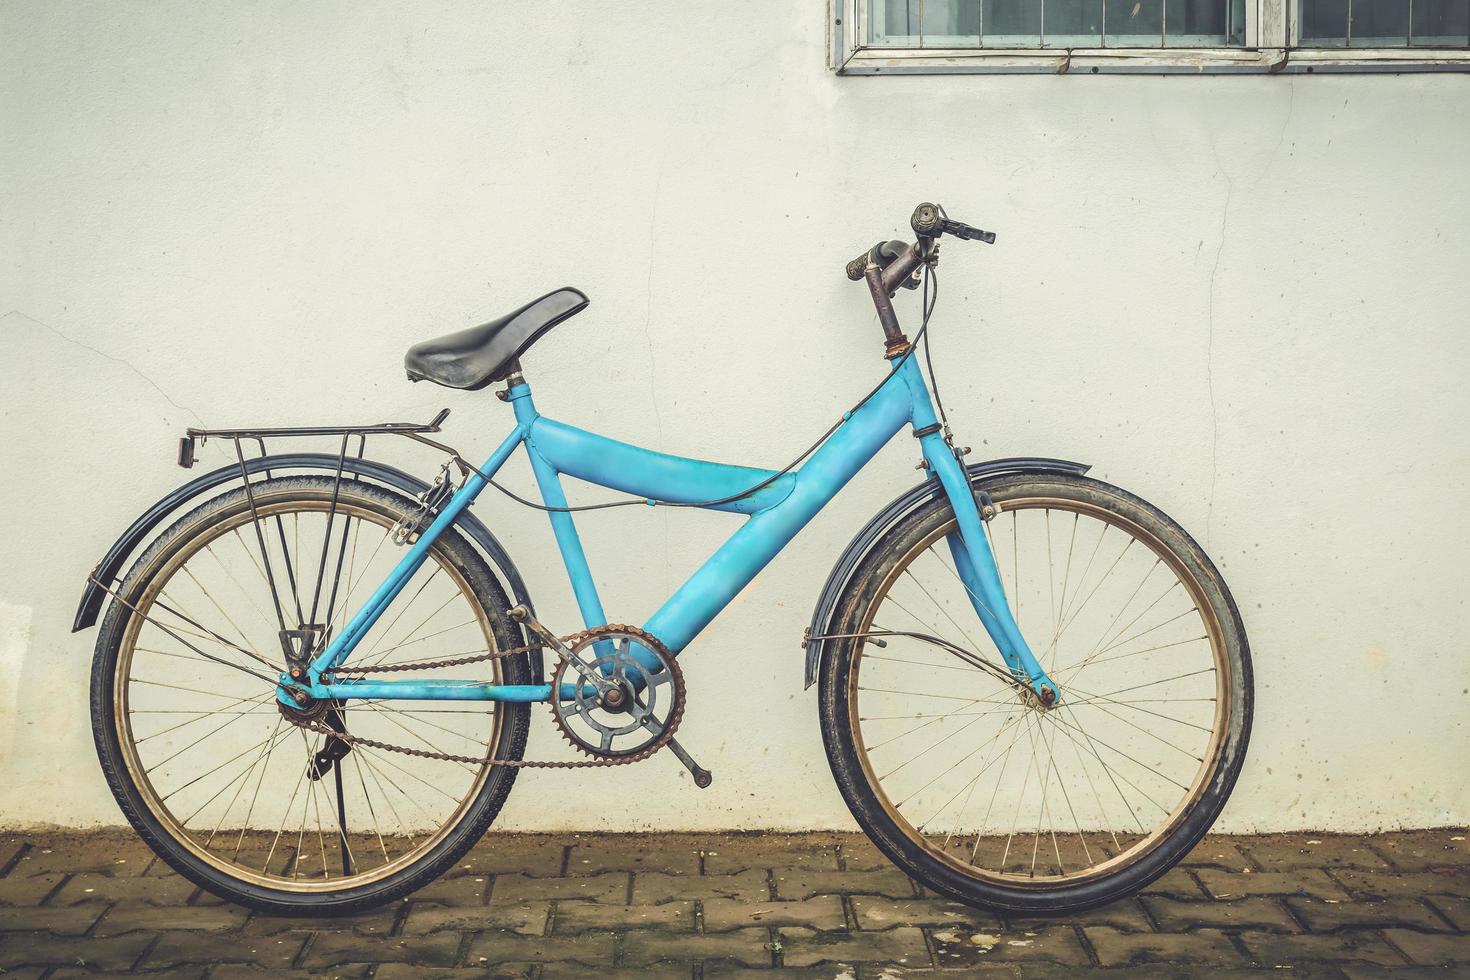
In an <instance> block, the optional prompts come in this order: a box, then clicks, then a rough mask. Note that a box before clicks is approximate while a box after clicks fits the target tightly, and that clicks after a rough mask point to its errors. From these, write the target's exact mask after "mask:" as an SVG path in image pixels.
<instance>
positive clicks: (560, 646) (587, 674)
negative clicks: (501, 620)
mask: <svg viewBox="0 0 1470 980" xmlns="http://www.w3.org/2000/svg"><path fill="white" fill-rule="evenodd" d="M510 618H511V619H514V620H515V621H516V622H518V623H521V624H523V625H524V626H525V627H526V628H527V629H528V630H530V631H531V632H532V633H535V634H536V636H537V637H539V638H540V640H541V642H543V643H545V644H546V645H547V646H549V647H551V649H553V650H555V651H556V653H557V656H559V657H561V658H562V659H563V660H565V661H566V662H567V663H569V664H571V665H572V669H573V670H575V671H576V672H577V673H579V674H581V675H582V679H583V680H584V681H586V682H587V683H588V684H591V685H592V686H593V687H595V688H597V693H598V694H605V693H607V692H608V691H610V690H612V688H613V686H614V685H613V684H612V682H610V681H609V680H608V679H607V678H606V677H603V676H602V675H601V674H600V673H598V672H597V671H595V670H593V669H592V668H591V667H589V666H587V665H586V664H584V663H582V661H580V660H578V659H577V658H576V657H574V656H572V651H571V650H570V649H568V648H567V645H566V644H565V643H563V642H562V641H561V637H559V636H557V635H556V634H555V633H553V632H551V630H549V629H547V628H546V627H545V626H543V625H542V624H541V622H540V620H538V619H537V618H536V617H535V616H532V615H531V610H529V609H527V608H526V607H525V606H523V605H522V606H516V607H515V608H513V609H511V611H510Z"/></svg>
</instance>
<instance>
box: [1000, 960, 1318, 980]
mask: <svg viewBox="0 0 1470 980" xmlns="http://www.w3.org/2000/svg"><path fill="white" fill-rule="evenodd" d="M1007 969H1011V970H1015V971H1016V972H1017V973H1018V974H1019V975H1020V977H1021V980H1073V978H1075V977H1077V976H1098V977H1103V978H1106V980H1200V976H1199V972H1198V971H1195V970H1188V969H1186V968H1184V967H1177V966H1170V965H1168V964H1166V963H1140V964H1138V965H1136V966H1115V967H1111V968H1110V969H1108V970H1105V971H1098V970H1087V971H1083V970H1080V969H1079V968H1078V967H1075V966H1069V965H1064V964H1060V963H1044V962H1041V961H1032V962H1026V963H1018V964H1014V965H1012V966H1010V967H1008V968H1007ZM1251 973H1252V978H1251V980H1260V978H1261V974H1260V972H1259V971H1255V970H1252V971H1251ZM1209 980H1229V971H1226V970H1221V969H1220V968H1218V967H1212V968H1211V969H1210V972H1209ZM1292 980H1300V978H1298V977H1295V976H1293V977H1292ZM1333 980H1340V978H1337V977H1334V978H1333Z"/></svg>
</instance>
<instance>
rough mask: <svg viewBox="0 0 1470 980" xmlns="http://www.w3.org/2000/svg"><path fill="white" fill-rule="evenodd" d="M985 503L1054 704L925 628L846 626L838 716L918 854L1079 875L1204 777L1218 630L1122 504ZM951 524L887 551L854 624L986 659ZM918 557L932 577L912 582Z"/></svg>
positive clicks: (1195, 589) (1115, 854) (1169, 814)
mask: <svg viewBox="0 0 1470 980" xmlns="http://www.w3.org/2000/svg"><path fill="white" fill-rule="evenodd" d="M1000 504H1001V507H1000V512H999V513H998V514H997V515H995V516H994V517H992V519H990V520H989V521H987V523H986V533H987V536H988V538H989V540H990V543H991V546H992V550H993V551H994V553H995V556H996V561H997V565H998V567H999V568H1000V570H1001V577H1002V580H1003V582H1004V584H1005V586H1006V594H1007V598H1008V600H1009V601H1010V602H1011V607H1012V612H1013V614H1014V615H1016V616H1017V619H1018V620H1019V621H1020V625H1021V627H1022V633H1023V634H1024V635H1025V636H1026V638H1027V640H1028V643H1030V645H1031V646H1032V649H1033V651H1034V652H1035V653H1036V654H1037V657H1038V660H1040V661H1041V663H1042V665H1043V667H1044V668H1045V669H1046V670H1047V671H1048V673H1049V674H1051V676H1052V678H1053V679H1054V680H1055V681H1056V682H1057V683H1058V684H1059V685H1060V687H1061V688H1062V691H1063V694H1062V703H1061V706H1060V707H1058V708H1055V709H1052V710H1050V711H1047V710H1046V709H1043V708H1041V707H1040V706H1038V705H1037V704H1036V703H1035V701H1034V699H1031V698H1029V697H1027V696H1026V695H1025V694H1024V693H1023V692H1020V691H1018V690H1016V689H1014V688H1009V687H1007V686H1006V685H1005V684H1004V683H1003V682H1001V681H998V680H996V679H995V678H993V677H992V676H990V675H989V674H986V673H985V672H983V671H980V670H977V669H975V668H974V667H972V666H969V665H966V664H964V663H962V662H961V661H959V660H958V659H956V658H954V657H953V656H952V655H950V654H948V653H946V652H945V651H944V650H943V649H942V648H939V647H937V646H935V645H933V644H929V643H925V642H922V641H917V640H906V639H902V638H889V639H887V640H885V642H886V643H888V644H889V645H888V646H887V647H885V648H877V647H876V646H875V645H874V644H873V643H872V641H870V640H856V641H853V642H854V644H855V649H854V651H853V665H852V669H851V670H850V671H849V674H848V689H847V693H846V696H847V708H848V712H847V715H848V725H849V730H850V732H851V735H852V739H853V744H854V746H855V747H856V750H857V755H858V758H859V760H860V762H861V765H862V768H863V772H864V776H865V778H866V779H867V781H868V785H869V786H870V787H871V788H872V789H873V791H874V793H875V795H876V796H877V797H878V799H879V801H880V803H881V805H882V806H883V808H884V810H885V811H886V813H887V814H888V816H889V818H890V819H891V820H892V822H893V824H894V825H895V826H896V827H898V828H899V830H900V832H902V833H903V834H904V836H906V837H907V838H908V839H909V840H910V841H912V842H913V843H915V844H918V845H919V846H920V847H922V848H923V849H924V850H925V851H926V852H928V853H929V854H930V855H931V856H932V857H934V858H936V859H937V860H939V861H941V862H942V863H943V864H945V865H947V866H948V867H950V868H951V869H953V870H954V871H957V872H958V873H960V874H961V875H964V876H966V877H969V878H972V879H978V880H981V881H985V882H988V883H991V884H995V885H999V886H1003V887H1010V888H1017V887H1019V888H1054V887H1058V886H1070V885H1075V884H1083V883H1085V882H1088V881H1091V880H1095V879H1097V878H1099V877H1103V876H1106V875H1109V874H1113V873H1116V872H1118V871H1120V870H1122V869H1124V868H1126V867H1130V866H1132V865H1134V864H1136V863H1137V862H1138V861H1140V860H1142V859H1143V858H1144V857H1146V856H1147V855H1148V854H1150V853H1152V852H1153V851H1154V850H1155V849H1156V848H1157V847H1158V846H1159V845H1160V844H1161V843H1162V842H1163V841H1164V840H1165V839H1166V838H1167V837H1168V836H1169V834H1170V832H1171V831H1172V830H1173V829H1174V828H1175V827H1177V826H1178V824H1179V823H1180V821H1182V820H1183V819H1184V817H1185V816H1186V815H1187V814H1188V813H1189V812H1190V811H1191V810H1192V809H1193V807H1194V805H1195V804H1196V803H1197V802H1198V801H1199V799H1200V798H1201V796H1202V795H1203V794H1204V792H1205V791H1206V789H1207V788H1208V786H1209V785H1210V782H1211V779H1212V777H1213V775H1214V773H1215V772H1216V771H1217V769H1218V767H1219V765H1220V756H1221V748H1222V746H1223V744H1224V736H1225V733H1226V732H1228V730H1229V725H1230V720H1231V718H1230V715H1231V711H1232V697H1231V695H1232V684H1233V677H1232V672H1231V670H1230V668H1229V659H1228V650H1227V648H1226V644H1225V642H1224V630H1223V627H1222V624H1221V623H1220V621H1219V618H1218V616H1217V614H1216V612H1215V610H1214V608H1213V606H1212V605H1211V603H1210V602H1209V600H1208V598H1207V595H1206V593H1205V590H1204V588H1203V586H1202V585H1201V583H1200V582H1199V581H1198V579H1197V578H1196V576H1195V575H1194V574H1193V573H1191V572H1190V571H1189V569H1188V568H1187V567H1186V566H1185V565H1184V563H1183V562H1182V561H1181V560H1180V559H1179V558H1178V557H1177V556H1175V555H1174V554H1173V553H1172V552H1171V551H1170V549H1168V548H1167V547H1165V546H1164V544H1163V543H1162V542H1161V541H1160V540H1159V539H1158V537H1157V536H1156V535H1155V534H1153V533H1152V532H1150V531H1149V530H1148V529H1146V528H1145V527H1143V526H1141V525H1140V524H1139V523H1137V522H1136V521H1134V520H1132V519H1130V518H1128V517H1126V516H1124V515H1122V514H1119V513H1117V512H1116V511H1113V510H1110V509H1105V508H1103V507H1100V506H1098V505H1096V504H1093V503H1089V502H1085V501H1080V500H1073V499H1070V498H1067V497H1062V496H1050V495H1033V496H1026V497H1019V496H1018V497H1015V498H1012V499H1008V500H1006V499H1002V500H1001V501H1000ZM954 528H955V524H954V522H953V521H949V522H948V523H945V524H942V525H940V526H938V527H936V528H935V529H934V530H932V531H931V532H929V533H928V534H926V535H924V537H923V538H922V539H921V540H920V541H919V542H918V543H917V544H915V545H914V546H913V547H911V548H909V549H908V550H907V551H906V552H905V553H904V554H903V555H902V556H901V557H900V559H899V561H898V562H897V563H896V564H895V566H894V567H893V568H892V569H891V570H890V571H889V573H888V574H887V575H886V576H885V577H884V579H883V580H882V582H881V583H880V585H879V587H878V589H877V590H876V592H875V593H874V599H873V601H872V602H870V603H869V604H868V605H867V607H866V609H865V610H864V612H863V614H862V616H861V617H860V621H859V623H858V625H857V628H856V630H855V632H858V633H867V632H869V631H872V630H897V629H902V628H907V629H911V630H914V631H916V632H917V631H919V629H923V631H925V632H930V633H933V634H936V635H939V636H941V637H943V638H946V639H949V640H952V641H953V640H959V641H960V642H962V643H963V644H964V645H965V646H966V647H967V648H969V649H972V650H974V651H975V652H976V653H978V654H980V655H982V656H983V657H984V658H985V659H987V660H990V661H992V662H993V663H995V664H1003V661H1002V660H1001V658H1000V656H999V653H998V651H997V650H996V648H995V647H994V645H993V644H992V643H991V642H990V639H989V637H988V635H987V634H985V632H984V629H983V627H981V625H980V623H979V621H978V618H977V617H976V616H975V614H974V612H973V609H972V608H971V607H970V605H969V603H968V596H967V595H966V593H965V590H964V587H963V585H962V584H961V583H960V581H959V578H958V575H957V574H956V573H955V572H954V569H953V565H952V560H950V559H949V558H948V557H947V555H945V554H943V552H944V551H946V548H945V538H946V536H947V535H948V534H949V533H951V532H952V531H953V530H954ZM1028 538H1029V539H1031V540H1029V541H1028ZM1008 539H1009V540H1008ZM1130 553H1131V554H1130ZM1042 555H1044V556H1045V557H1046V559H1047V561H1045V562H1043V561H1041V560H1040V556H1042ZM925 556H928V557H927V559H925ZM921 559H923V560H925V561H926V562H927V564H921ZM1139 559H1142V560H1141V562H1140V561H1139ZM940 566H943V570H942V571H941V570H940ZM1043 567H1045V568H1046V569H1047V574H1046V575H1045V576H1040V575H1039V574H1038V573H1039V572H1041V569H1042V568H1043ZM925 573H931V574H928V575H927V579H928V580H929V581H933V580H941V581H942V582H943V583H945V584H944V588H943V589H942V590H941V589H939V588H937V587H934V586H929V587H928V588H927V589H926V588H925V586H926V585H928V581H926V575H925ZM1130 576H1131V577H1130ZM1043 578H1044V581H1043ZM1151 579H1152V583H1151V582H1150V580H1151ZM1110 581H1111V583H1112V584H1109V582H1110ZM1110 600H1111V601H1110ZM1028 604H1029V608H1028ZM1028 612H1029V613H1030V619H1029V620H1028V618H1027V614H1028ZM966 614H968V615H967V616H966ZM1191 614H1192V615H1191ZM916 624H917V627H918V628H916ZM1089 625H1092V626H1097V627H1100V629H1099V630H1097V631H1095V635H1091V636H1089V632H1092V631H1088V630H1085V629H1083V628H1082V627H1085V626H1089ZM1181 658H1182V660H1181ZM1183 661H1187V665H1186V664H1185V663H1184V662H1183ZM865 666H866V668H867V669H866V671H865V670H864V668H865ZM1175 667H1178V669H1174V668H1175ZM967 675H968V676H967ZM1211 675H1212V676H1211ZM916 709H917V710H916ZM1099 728H1105V729H1106V731H1105V732H1100V731H1098V729H1099ZM966 736H968V738H966ZM916 750H917V751H916ZM926 757H927V758H926ZM1191 760H1192V761H1191ZM1186 770H1187V771H1186ZM1150 772H1152V774H1153V775H1150V774H1149V773H1150ZM1165 790H1168V792H1167V793H1166V792H1164V791H1165Z"/></svg>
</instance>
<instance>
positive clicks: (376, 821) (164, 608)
mask: <svg viewBox="0 0 1470 980" xmlns="http://www.w3.org/2000/svg"><path fill="white" fill-rule="evenodd" d="M252 487H253V495H254V500H253V507H252V500H251V498H250V496H249V495H247V494H246V492H245V489H244V488H243V487H242V488H240V489H238V490H235V491H231V492H229V493H226V494H224V495H222V496H220V497H217V498H216V499H214V500H212V501H210V502H208V503H206V504H204V505H202V506H200V507H199V508H197V509H195V510H194V511H192V512H190V513H188V514H186V515H185V516H184V517H182V518H180V519H179V521H178V522H177V523H175V524H174V525H173V526H172V527H170V528H169V529H168V530H167V531H166V532H165V533H164V534H163V535H161V536H160V537H159V538H158V540H157V541H155V542H154V544H153V545H152V546H151V547H149V548H148V550H147V551H146V552H145V553H144V554H143V556H142V557H141V558H139V559H138V561H137V563H136V564H135V565H134V566H133V568H132V570H131V571H130V572H129V573H128V575H127V577H126V578H125V579H124V581H123V582H122V584H121V585H120V586H119V588H118V590H117V594H118V596H119V597H120V599H119V600H117V601H114V602H113V604H112V607H111V608H110V609H109V611H108V614H107V617H106V619H105V620H104V622H103V624H102V629H101V631H100V634H99V636H98V641H97V650H96V656H95V658H94V661H93V670H92V719H93V732H94V736H95V740H96V743H97V753H98V757H99V759H100V760H101V763H102V769H103V772H104V773H105V775H106V777H107V780H108V784H109V785H110V787H111V788H112V791H113V794H114V795H115V796H116V798H117V801H118V803H119V805H120V806H121V807H122V810H123V813H124V814H125V815H126V816H127V818H128V819H129V820H130V821H131V822H132V824H133V826H134V827H135V828H136V829H137V831H138V833H139V834H140V835H142V837H143V838H144V840H145V841H147V842H148V844H149V845H150V846H151V847H152V848H153V849H154V850H155V851H156V852H157V853H158V854H159V856H160V857H162V858H163V859H164V860H165V861H167V862H168V863H169V864H170V865H172V866H173V868H174V869H175V870H177V871H178V872H179V873H180V874H183V875H185V876H186V877H188V878H190V879H191V880H193V881H194V882H196V883H197V884H199V885H201V886H203V887H204V888H206V889H208V890H209V891H211V892H214V893H215V894H217V895H220V896H222V897H224V898H227V899H230V900H232V901H235V902H238V903H240V904H242V905H248V906H251V907H254V908H258V909H263V910H267V911H273V912H295V913H322V914H328V913H347V912H353V911H357V910H360V909H362V908H364V907H367V906H371V905H376V904H379V903H382V902H386V901H388V900H390V899H393V898H396V897H398V896H400V895H403V894H405V893H407V892H409V891H412V890H414V889H416V888H418V887H420V886H422V885H424V884H426V883H427V882H429V881H431V880H433V878H435V877H436V876H437V875H438V874H440V873H441V872H442V871H443V870H444V869H445V868H447V867H448V866H450V865H451V864H452V863H453V862H454V861H456V860H457V859H458V858H459V857H460V856H462V855H463V854H464V852H465V851H466V850H468V849H469V848H470V847H471V846H472V845H473V844H474V843H475V841H476V840H477V839H478V838H479V837H480V835H481V834H483V833H484V831H485V829H486V828H487V827H488V826H489V825H490V823H491V821H493V820H494V819H495V816H496V814H497V813H498V812H499V810H500V808H501V806H502V805H503V804H504V802H505V799H506V796H507V794H508V793H509V792H510V789H511V785H512V783H513V782H514V780H515V774H516V770H515V769H514V768H509V767H506V766H500V765H492V764H481V763H466V762H462V761H445V760H443V759H435V758H419V757H415V756H410V755H406V754H401V753H393V752H387V751H384V750H381V749H377V748H370V747H367V746H363V745H360V744H358V745H353V746H351V747H350V750H349V751H347V752H345V754H341V757H340V758H336V759H334V760H332V761H330V762H329V763H328V764H327V765H323V764H322V763H321V762H320V761H319V760H318V753H319V752H322V751H323V750H324V749H327V748H329V747H330V748H333V749H336V750H339V751H340V750H341V749H342V747H343V746H342V743H341V741H340V740H335V742H336V744H335V745H333V744H332V743H333V741H334V740H333V739H331V738H329V737H328V736H327V735H324V734H320V733H318V732H314V731H308V730H306V729H303V728H301V727H299V726H298V725H296V724H293V722H292V719H291V717H290V716H288V715H286V714H283V713H282V712H281V711H280V710H279V706H278V705H277V702H276V699H275V692H276V680H277V678H278V676H279V674H280V672H281V670H282V669H284V668H285V666H286V661H285V655H284V652H283V641H282V636H281V633H282V626H281V623H282V621H284V623H285V628H286V629H287V630H291V629H300V628H303V627H307V626H311V625H313V624H316V625H319V626H325V627H327V628H328V630H329V632H328V635H329V636H330V635H332V634H333V633H335V632H336V631H337V630H340V629H341V627H342V624H343V623H344V622H345V621H346V619H347V618H348V617H349V616H350V615H351V614H352V613H353V612H355V611H356V609H357V607H358V606H360V605H361V604H362V602H363V601H364V600H365V599H366V598H367V597H368V596H369V595H370V594H371V593H372V591H373V589H374V588H376V586H377V585H378V583H379V582H381V581H382V580H383V579H384V578H385V577H386V575H387V573H388V570H389V569H390V568H392V566H393V565H394V564H395V563H396V562H397V560H398V559H399V557H400V556H401V555H402V551H401V549H399V548H398V547H395V546H394V545H393V544H392V543H391V536H392V529H393V527H394V525H395V524H396V523H397V522H398V520H399V519H400V518H401V517H403V516H404V515H405V514H409V513H412V512H414V511H415V510H416V509H417V504H416V502H414V501H412V500H409V499H408V498H405V497H402V496H399V495H398V494H395V493H391V492H389V491H386V490H382V489H380V488H377V487H372V486H369V485H365V484H361V483H357V482H354V481H345V482H343V483H342V484H341V486H340V488H339V489H338V488H336V487H335V481H333V480H331V479H327V478H319V477H295V478H284V479H271V480H265V481H262V482H259V483H255V484H253V485H252ZM278 604H279V610H280V611H279V613H278V612H277V609H278ZM508 610H509V602H508V601H507V599H506V596H505V593H504V591H503V590H502V589H501V587H500V585H499V584H498V583H497V582H496V580H495V578H494V576H493V575H492V574H491V572H490V570H489V569H488V568H487V567H486V565H485V563H484V561H483V560H482V559H481V558H480V557H479V555H478V554H477V553H476V552H475V551H474V549H473V548H472V547H471V546H470V545H469V544H468V543H467V542H466V541H465V540H464V538H462V537H461V536H460V535H459V534H457V533H456V532H454V531H453V530H450V531H447V532H446V533H444V534H443V535H442V536H441V537H440V538H439V539H438V540H437V541H436V542H435V544H434V547H433V548H431V549H430V551H429V557H428V560H427V561H426V562H425V564H424V566H423V567H422V568H421V569H419V571H418V572H417V573H416V574H415V576H414V577H413V578H412V579H411V580H410V582H409V583H408V585H407V586H406V587H405V588H404V590H403V592H402V593H401V594H400V595H399V596H398V598H397V599H396V601H395V602H394V604H393V605H392V606H390V607H389V609H388V611H387V612H386V613H385V614H384V615H383V617H382V619H381V620H380V621H379V623H378V624H377V625H376V626H375V627H374V628H373V630H372V631H371V632H369V633H368V634H367V636H366V637H365V638H364V639H363V640H362V641H361V642H360V643H359V645H358V646H357V648H356V650H355V651H354V653H353V656H352V658H351V659H350V660H349V662H348V664H347V666H354V665H355V666H367V665H374V666H380V667H386V666H392V665H393V664H395V663H406V662H412V661H426V660H440V659H448V658H452V657H463V656H467V655H474V654H479V653H485V652H488V651H495V650H504V649H508V648H510V647H513V646H515V645H516V642H517V636H518V633H517V631H516V629H515V627H514V626H513V624H512V623H511V621H510V617H509V612H508ZM387 676H389V677H391V676H392V675H387ZM413 676H414V677H416V678H434V677H442V678H458V679H476V680H482V681H489V682H493V683H505V684H528V683H530V682H531V677H530V668H529V664H528V662H527V659H526V657H525V655H524V654H517V655H512V656H509V657H506V658H501V659H496V660H491V661H488V662H482V663H478V664H474V665H471V666H460V667H456V668H435V669H432V670H426V671H416V672H415V673H414V675H413ZM309 718H310V721H311V723H312V724H315V725H317V726H319V727H326V728H329V729H337V730H345V731H346V732H348V733H349V734H352V735H358V736H361V737H365V738H372V739H377V740H379V741H382V742H386V743H391V744H396V745H403V746H408V747H412V748H415V749H419V750H423V751H425V752H432V753H437V754H444V755H454V756H461V757H472V758H476V759H486V758H493V759H499V760H515V759H519V758H521V754H522V752H523V750H524V747H525V742H526V732H527V727H528V725H529V706H528V705H524V704H520V705H511V704H498V703H494V702H483V701H444V702H409V701H397V700H395V701H392V702H384V701H374V700H368V699H364V700H351V701H345V702H334V703H330V704H324V705H318V706H315V708H314V709H313V711H312V712H311V713H310V715H309ZM338 726H340V728H339V727H338Z"/></svg>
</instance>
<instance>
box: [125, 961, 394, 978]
mask: <svg viewBox="0 0 1470 980" xmlns="http://www.w3.org/2000/svg"><path fill="white" fill-rule="evenodd" d="M373 968H374V964H369V963H358V964H347V965H345V966H334V967H332V969H330V970H325V971H322V970H265V969H262V968H260V967H258V966H244V965H241V964H235V963H226V964H224V965H223V966H217V967H215V968H213V969H212V970H210V971H209V980H264V978H267V977H269V978H270V980H277V978H278V977H289V978H293V980H294V978H307V977H310V978H312V980H354V978H358V977H365V976H367V973H368V971H369V970H371V969H373ZM378 969H379V970H382V969H383V967H378ZM413 969H422V968H421V967H414V968H413ZM140 975H141V974H140Z"/></svg>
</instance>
